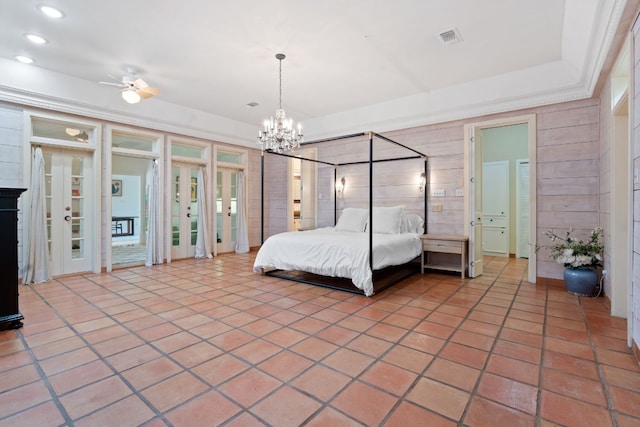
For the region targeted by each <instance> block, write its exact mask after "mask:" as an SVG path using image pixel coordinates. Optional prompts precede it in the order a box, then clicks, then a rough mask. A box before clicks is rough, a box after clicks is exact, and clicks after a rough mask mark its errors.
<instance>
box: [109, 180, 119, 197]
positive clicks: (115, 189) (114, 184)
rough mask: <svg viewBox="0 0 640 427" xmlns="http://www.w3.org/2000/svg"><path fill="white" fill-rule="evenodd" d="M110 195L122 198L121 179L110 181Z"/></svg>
mask: <svg viewBox="0 0 640 427" xmlns="http://www.w3.org/2000/svg"><path fill="white" fill-rule="evenodd" d="M111 195H112V196H115V197H122V180H121V179H112V180H111Z"/></svg>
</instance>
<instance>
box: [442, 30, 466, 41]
mask: <svg viewBox="0 0 640 427" xmlns="http://www.w3.org/2000/svg"><path fill="white" fill-rule="evenodd" d="M440 40H442V42H443V43H444V44H454V43H458V42H461V41H462V37H460V33H459V32H458V30H457V29H456V28H452V29H450V30H447V31H443V32H441V33H440Z"/></svg>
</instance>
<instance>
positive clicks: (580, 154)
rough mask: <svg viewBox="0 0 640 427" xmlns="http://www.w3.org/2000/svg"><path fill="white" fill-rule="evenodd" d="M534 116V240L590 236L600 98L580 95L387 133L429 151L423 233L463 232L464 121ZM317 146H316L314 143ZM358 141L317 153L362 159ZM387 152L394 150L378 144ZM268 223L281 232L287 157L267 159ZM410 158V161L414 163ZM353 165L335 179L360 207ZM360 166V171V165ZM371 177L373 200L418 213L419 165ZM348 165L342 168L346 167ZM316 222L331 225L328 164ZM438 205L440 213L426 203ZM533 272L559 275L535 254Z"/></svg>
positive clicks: (349, 202) (392, 166) (362, 182)
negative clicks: (551, 234)
mask: <svg viewBox="0 0 640 427" xmlns="http://www.w3.org/2000/svg"><path fill="white" fill-rule="evenodd" d="M531 113H533V114H536V117H537V130H536V135H537V147H536V156H537V174H538V182H537V183H536V189H537V204H538V206H537V218H538V224H537V240H538V242H539V244H541V245H546V244H547V243H548V239H547V238H546V237H545V235H544V232H545V231H547V230H548V229H554V230H556V231H559V232H564V231H566V230H567V229H568V228H569V227H574V229H575V230H576V233H577V234H578V235H586V234H588V233H589V232H590V231H591V230H592V229H593V227H595V226H597V225H599V216H598V212H599V155H600V153H599V119H600V118H599V101H598V100H597V99H585V100H579V101H572V102H566V103H562V104H555V105H548V106H544V107H539V108H532V109H526V110H520V111H512V112H505V113H501V114H496V115H491V116H483V117H476V118H472V119H467V120H460V121H455V122H448V123H440V124H435V125H428V126H422V127H416V128H410V129H403V130H398V131H394V132H388V133H385V135H386V136H388V137H390V138H392V139H394V140H396V141H398V142H400V143H402V144H404V145H407V146H409V147H412V148H415V149H416V150H418V151H420V152H423V153H425V154H427V155H428V156H429V176H430V183H429V185H430V187H431V189H444V190H445V197H443V198H434V197H431V196H429V198H428V206H429V212H428V230H429V232H432V233H448V234H462V233H463V231H464V198H463V197H456V196H455V190H456V188H462V187H463V176H464V145H463V144H464V125H465V124H467V123H469V124H470V123H477V122H483V121H488V120H493V119H497V118H507V117H513V116H521V115H525V114H531ZM320 145H322V144H320ZM364 150H368V148H366V147H365V148H363V146H362V145H360V143H359V142H357V141H355V142H352V141H348V142H345V141H338V142H335V143H332V145H331V146H329V145H327V146H323V148H322V150H319V156H318V158H319V159H323V160H328V161H333V160H336V159H338V160H339V161H340V162H345V161H349V160H350V159H358V160H359V159H362V158H363V157H364V158H366V157H367V154H368V153H366V152H365V151H364ZM381 150H382V154H381V155H385V154H389V153H391V152H393V151H394V150H396V149H395V148H382V149H381ZM267 160H268V168H267V169H268V176H269V182H270V184H269V189H268V192H267V193H266V194H267V198H268V199H269V204H270V206H271V207H270V209H269V221H270V227H269V228H268V230H267V232H266V235H267V236H268V235H270V234H274V233H277V232H281V231H284V230H286V173H287V171H286V167H284V166H285V165H286V161H285V160H286V159H284V158H281V157H278V156H269V157H268V159H267ZM412 162H413V161H412ZM361 169H362V167H357V168H356V167H354V168H352V169H350V170H348V171H346V172H345V173H344V174H343V173H342V172H338V178H339V177H340V176H342V175H344V176H345V177H346V180H347V184H346V189H345V195H344V198H343V199H342V202H340V203H341V204H340V206H341V207H349V206H365V205H366V194H365V195H364V196H363V195H362V190H365V191H366V188H365V187H366V182H367V181H368V177H367V179H365V174H366V173H367V172H366V170H364V171H363V170H361ZM365 169H366V168H365ZM380 169H381V170H380V171H379V172H376V174H375V179H374V181H376V182H377V183H378V184H380V187H381V188H379V192H378V193H377V194H378V196H376V202H375V203H374V204H375V205H384V206H392V205H396V204H400V205H405V206H407V207H408V209H409V210H414V211H420V210H421V200H422V199H421V197H420V195H419V192H418V177H419V174H420V171H421V170H422V163H421V162H420V161H415V163H410V162H407V163H406V164H404V162H397V164H396V162H393V163H388V164H387V165H384V166H381V167H380ZM345 170H346V169H345ZM318 175H319V178H318V180H319V183H318V191H319V193H321V194H322V197H323V198H322V200H321V201H320V203H319V206H320V212H319V223H318V224H319V225H320V226H324V225H332V224H333V203H332V201H333V169H332V168H319V173H318ZM434 203H437V204H441V205H442V211H441V212H433V211H432V210H431V206H432V205H433V204H434ZM537 275H538V276H539V277H552V278H560V277H562V266H560V265H558V264H556V263H555V262H554V261H553V260H550V259H548V254H546V255H545V252H544V250H543V251H541V252H539V256H538V268H537Z"/></svg>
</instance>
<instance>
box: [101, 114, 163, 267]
mask: <svg viewBox="0 0 640 427" xmlns="http://www.w3.org/2000/svg"><path fill="white" fill-rule="evenodd" d="M104 132H105V136H104V144H103V153H104V170H105V175H104V176H105V177H106V178H105V179H104V182H103V183H102V194H104V195H106V196H105V197H104V198H103V199H104V200H103V201H104V203H103V209H104V211H103V212H104V215H105V218H111V205H112V204H111V176H112V174H113V155H114V154H115V155H119V156H125V157H136V158H141V159H149V160H156V161H157V162H158V181H159V184H158V185H159V187H160V188H159V189H158V194H165V191H164V181H163V176H164V175H163V174H164V152H163V150H164V145H165V144H164V135H163V134H161V133H158V132H150V131H145V130H140V129H136V128H131V127H128V126H115V125H107V126H106V127H105V130H104ZM114 133H120V134H126V135H131V136H133V137H139V138H145V139H149V141H151V143H152V149H151V151H148V150H136V149H132V148H121V147H114V146H113V134H114ZM158 202H159V206H163V205H162V197H161V198H160V200H159V201H158ZM163 213H164V212H163V210H160V212H159V215H160V223H161V224H164V222H163ZM143 214H144V213H143ZM144 225H145V224H144V222H143V221H140V226H141V227H144ZM164 230H165V228H163V229H162V230H161V231H160V233H159V235H158V238H159V239H161V243H162V239H163V237H164V235H165V234H166V232H165V231H164ZM140 232H141V233H142V232H143V231H142V228H141V230H140ZM102 240H103V241H104V244H103V250H104V259H105V261H104V262H105V270H106V271H107V272H111V271H113V265H112V251H111V246H112V245H111V221H108V224H104V225H103V227H102ZM165 255H166V251H165ZM165 258H166V256H165Z"/></svg>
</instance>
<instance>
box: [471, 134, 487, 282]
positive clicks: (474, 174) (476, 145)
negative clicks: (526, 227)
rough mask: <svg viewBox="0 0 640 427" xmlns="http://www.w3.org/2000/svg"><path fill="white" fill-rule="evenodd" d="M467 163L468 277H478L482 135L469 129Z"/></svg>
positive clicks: (482, 262) (480, 227)
mask: <svg viewBox="0 0 640 427" xmlns="http://www.w3.org/2000/svg"><path fill="white" fill-rule="evenodd" d="M469 130H470V132H471V137H470V144H469V147H468V149H469V150H470V151H471V155H470V159H472V161H471V162H469V177H470V178H469V183H468V184H469V187H470V188H469V191H468V192H467V194H469V209H470V212H469V217H470V218H471V222H470V224H469V226H470V232H469V277H477V276H480V275H481V274H482V272H483V269H484V260H483V256H484V254H483V251H482V242H483V236H482V133H481V132H476V131H475V128H474V127H470V129H469Z"/></svg>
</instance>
